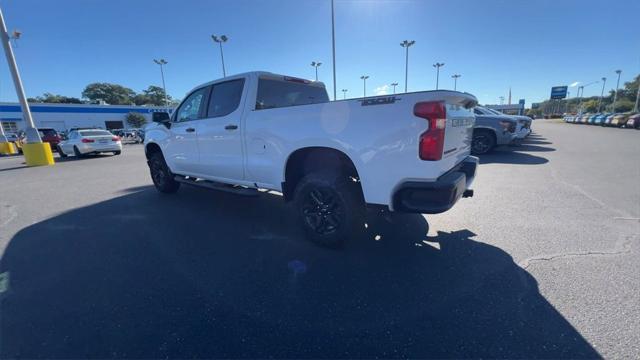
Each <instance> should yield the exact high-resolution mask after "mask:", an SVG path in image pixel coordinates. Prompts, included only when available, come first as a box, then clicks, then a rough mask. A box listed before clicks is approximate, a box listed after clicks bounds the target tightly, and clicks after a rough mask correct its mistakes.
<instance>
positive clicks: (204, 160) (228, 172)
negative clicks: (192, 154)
mask: <svg viewBox="0 0 640 360" xmlns="http://www.w3.org/2000/svg"><path fill="white" fill-rule="evenodd" d="M244 84H245V79H244V78H240V79H232V80H228V81H224V82H220V83H217V84H213V86H212V89H211V94H210V96H209V102H208V106H207V115H206V117H205V118H203V119H202V120H198V121H197V123H198V128H197V132H198V149H199V151H200V160H199V165H198V173H199V174H202V175H206V176H207V177H208V178H211V179H214V180H221V181H222V180H242V179H244V154H243V150H242V134H243V129H242V125H243V123H242V114H243V110H244V106H243V104H242V102H241V100H242V99H243V98H245V97H246V96H243V94H244V93H245V92H246V90H245V86H244Z"/></svg>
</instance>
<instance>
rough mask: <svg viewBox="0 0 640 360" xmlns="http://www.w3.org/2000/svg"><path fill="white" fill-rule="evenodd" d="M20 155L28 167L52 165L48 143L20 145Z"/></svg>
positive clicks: (51, 154) (51, 155)
mask: <svg viewBox="0 0 640 360" xmlns="http://www.w3.org/2000/svg"><path fill="white" fill-rule="evenodd" d="M22 153H23V154H24V159H25V160H26V162H27V165H29V166H41V165H53V164H55V162H54V161H53V153H52V152H51V145H49V143H48V142H42V143H31V144H29V143H25V144H22Z"/></svg>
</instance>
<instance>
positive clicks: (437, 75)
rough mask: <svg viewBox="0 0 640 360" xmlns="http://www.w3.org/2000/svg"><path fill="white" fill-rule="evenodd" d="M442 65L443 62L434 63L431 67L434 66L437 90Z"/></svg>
mask: <svg viewBox="0 0 640 360" xmlns="http://www.w3.org/2000/svg"><path fill="white" fill-rule="evenodd" d="M443 66H444V63H435V64H433V67H434V68H436V90H438V82H439V81H440V68H441V67H443Z"/></svg>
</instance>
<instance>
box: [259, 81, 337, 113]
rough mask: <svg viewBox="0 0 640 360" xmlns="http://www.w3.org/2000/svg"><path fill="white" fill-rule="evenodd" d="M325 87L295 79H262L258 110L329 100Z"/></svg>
mask: <svg viewBox="0 0 640 360" xmlns="http://www.w3.org/2000/svg"><path fill="white" fill-rule="evenodd" d="M328 101H329V96H328V95H327V91H326V90H325V88H324V87H320V86H315V85H308V84H304V83H299V82H293V81H280V80H272V79H260V82H259V83H258V96H257V98H256V110H261V109H274V108H280V107H287V106H295V105H307V104H317V103H323V102H328Z"/></svg>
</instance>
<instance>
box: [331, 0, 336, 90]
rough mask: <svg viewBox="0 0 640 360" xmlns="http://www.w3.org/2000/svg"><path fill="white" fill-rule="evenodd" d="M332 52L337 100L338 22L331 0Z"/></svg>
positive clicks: (334, 87) (334, 88)
mask: <svg viewBox="0 0 640 360" xmlns="http://www.w3.org/2000/svg"><path fill="white" fill-rule="evenodd" d="M331 52H332V56H333V101H335V100H336V22H335V16H334V11H333V0H331Z"/></svg>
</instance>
